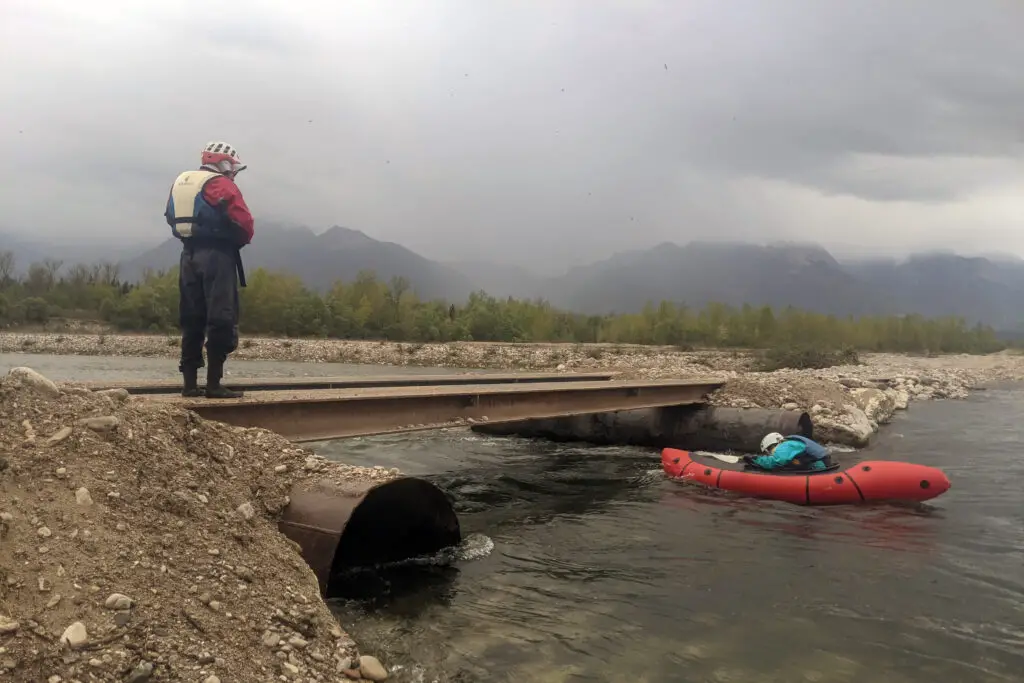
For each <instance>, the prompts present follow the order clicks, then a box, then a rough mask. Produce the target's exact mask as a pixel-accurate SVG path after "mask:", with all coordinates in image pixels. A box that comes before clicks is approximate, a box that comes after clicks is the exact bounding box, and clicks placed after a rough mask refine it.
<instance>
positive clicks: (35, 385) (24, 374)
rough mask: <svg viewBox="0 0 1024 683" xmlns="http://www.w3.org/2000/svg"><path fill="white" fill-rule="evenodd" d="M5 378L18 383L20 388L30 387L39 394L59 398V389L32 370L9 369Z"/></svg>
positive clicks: (51, 381) (22, 368) (49, 380)
mask: <svg viewBox="0 0 1024 683" xmlns="http://www.w3.org/2000/svg"><path fill="white" fill-rule="evenodd" d="M7 376H8V377H10V378H12V379H14V380H16V381H17V382H20V383H21V385H22V386H26V387H30V388H32V389H34V390H36V391H37V392H39V393H40V394H43V395H45V396H50V397H52V398H56V397H58V396H60V389H58V388H57V385H56V384H54V383H53V380H51V379H49V378H48V377H43V376H42V375H40V374H39V373H38V372H36V371H35V370H33V369H32V368H24V367H21V368H11V369H10V371H9V372H8V373H7Z"/></svg>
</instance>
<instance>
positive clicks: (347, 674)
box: [341, 669, 363, 681]
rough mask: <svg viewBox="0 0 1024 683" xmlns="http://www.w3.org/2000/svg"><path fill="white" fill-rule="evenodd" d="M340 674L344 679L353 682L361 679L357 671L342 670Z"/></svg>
mask: <svg viewBox="0 0 1024 683" xmlns="http://www.w3.org/2000/svg"><path fill="white" fill-rule="evenodd" d="M341 673H343V674H344V675H345V677H346V678H351V679H352V680H353V681H358V680H359V679H360V678H362V677H363V676H362V674H361V673H359V670H358V669H342V670H341Z"/></svg>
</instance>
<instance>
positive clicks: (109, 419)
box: [78, 415, 121, 432]
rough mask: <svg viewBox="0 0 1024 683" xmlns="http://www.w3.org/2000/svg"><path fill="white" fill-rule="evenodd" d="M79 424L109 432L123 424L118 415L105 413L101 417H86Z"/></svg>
mask: <svg viewBox="0 0 1024 683" xmlns="http://www.w3.org/2000/svg"><path fill="white" fill-rule="evenodd" d="M78 424H80V425H82V426H84V427H87V428H88V429H91V430H93V431H94V432H109V431H112V430H114V429H116V428H117V426H118V425H119V424H121V420H119V419H118V418H117V416H116V415H103V416H101V417H85V418H82V419H81V420H79V421H78Z"/></svg>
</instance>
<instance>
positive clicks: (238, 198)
mask: <svg viewBox="0 0 1024 683" xmlns="http://www.w3.org/2000/svg"><path fill="white" fill-rule="evenodd" d="M203 198H204V199H205V200H206V201H207V202H209V203H210V206H221V207H223V209H224V211H225V213H226V214H227V217H228V218H229V219H230V220H231V222H232V223H234V224H235V225H236V226H238V229H239V230H240V231H241V233H242V235H243V236H244V238H245V239H244V240H243V241H242V242H241V244H243V245H244V244H249V243H250V242H252V236H253V234H254V233H255V227H254V221H253V219H252V214H251V213H249V207H248V206H246V205H245V199H243V198H242V191H241V190H239V189H238V185H236V184H235V181H233V180H232V179H231V178H228V177H227V176H223V175H222V176H218V177H216V178H211V179H210V180H209V182H207V183H206V185H205V186H204V187H203Z"/></svg>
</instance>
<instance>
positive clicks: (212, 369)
mask: <svg viewBox="0 0 1024 683" xmlns="http://www.w3.org/2000/svg"><path fill="white" fill-rule="evenodd" d="M200 164H201V166H200V168H199V169H198V170H192V171H185V172H184V173H182V174H180V175H179V176H178V177H177V179H176V180H175V181H174V184H173V185H172V186H171V192H170V196H169V197H168V198H167V209H166V210H165V211H164V218H166V219H167V224H168V225H170V226H171V233H172V234H173V235H174V236H175V237H177V238H178V239H179V240H181V243H182V251H181V261H180V270H179V273H178V295H179V304H178V317H179V324H180V326H181V361H180V363H179V364H178V370H179V371H180V372H181V374H182V377H183V378H184V388H183V389H182V392H181V395H182V396H190V397H199V396H204V395H205V396H206V397H207V398H238V397H240V396H241V395H242V394H241V392H237V391H232V390H230V389H228V388H227V387H225V386H223V385H222V384H221V379H222V378H223V376H224V363H225V361H226V360H227V357H228V355H229V354H230V353H232V352H233V351H234V350H235V349H237V348H238V315H239V306H238V286H239V284H241V286H242V287H245V271H244V270H243V268H242V257H241V249H242V247H244V246H245V245H247V244H249V243H250V242H251V241H252V238H253V233H254V227H253V218H252V214H251V213H250V212H249V207H248V206H246V204H245V200H244V199H243V198H242V193H241V191H240V190H239V189H238V186H237V185H236V184H235V176H237V175H238V173H239V172H240V171H242V170H244V169H245V168H246V165H245V164H243V163H242V162H241V161H239V159H238V152H237V151H235V148H234V147H232V146H231V145H229V144H227V143H226V142H211V143H210V144H208V145H206V148H205V149H204V150H203V152H202V156H201V159H200ZM204 341H205V342H206V356H207V361H208V368H207V371H206V390H205V392H204V391H202V390H200V389H199V387H198V374H199V368H201V367H203V342H204Z"/></svg>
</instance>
